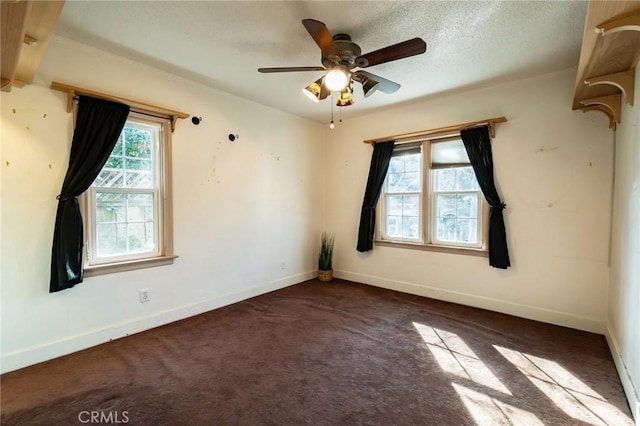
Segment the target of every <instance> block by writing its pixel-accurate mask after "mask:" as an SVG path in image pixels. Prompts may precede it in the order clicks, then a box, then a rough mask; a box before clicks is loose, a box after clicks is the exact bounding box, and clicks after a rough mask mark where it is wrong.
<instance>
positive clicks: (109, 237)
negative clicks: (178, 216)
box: [83, 112, 172, 271]
mask: <svg viewBox="0 0 640 426" xmlns="http://www.w3.org/2000/svg"><path fill="white" fill-rule="evenodd" d="M170 135H171V131H170V127H169V121H168V120H164V119H156V118H152V117H147V116H144V115H142V114H137V113H133V112H132V113H130V114H129V118H128V120H127V122H126V124H125V126H124V128H123V130H122V133H121V134H120V137H119V138H118V141H117V142H116V145H115V147H114V149H113V151H112V153H111V155H110V156H109V159H108V160H107V163H106V164H105V165H104V167H103V168H102V170H101V171H100V173H99V174H98V177H97V178H96V179H95V181H94V182H93V184H92V185H91V187H90V188H89V190H88V191H87V192H86V193H85V194H84V212H83V213H84V215H85V217H86V220H85V223H86V226H85V236H86V262H85V264H86V265H87V266H86V268H85V270H89V271H90V270H91V269H92V268H94V269H97V270H100V269H104V267H105V266H106V267H109V266H110V265H119V266H120V268H119V269H122V265H123V264H129V265H131V264H133V265H134V268H130V267H129V268H125V269H135V265H136V264H137V265H138V266H137V267H144V266H150V265H144V262H148V261H150V260H151V261H155V262H156V263H157V262H158V260H160V259H166V258H169V257H171V256H172V247H171V246H172V245H171V240H172V237H171V205H170V200H171V197H170V189H171V187H170V163H169V161H168V159H169V155H170Z"/></svg>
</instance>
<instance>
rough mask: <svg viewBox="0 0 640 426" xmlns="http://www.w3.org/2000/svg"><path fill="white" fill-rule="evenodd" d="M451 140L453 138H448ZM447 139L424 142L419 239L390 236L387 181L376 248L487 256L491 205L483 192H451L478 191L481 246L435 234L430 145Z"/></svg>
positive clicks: (479, 242) (379, 205)
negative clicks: (443, 237)
mask: <svg viewBox="0 0 640 426" xmlns="http://www.w3.org/2000/svg"><path fill="white" fill-rule="evenodd" d="M448 138H449V139H450V138H451V136H449V137H448ZM443 139H444V138H438V139H425V140H421V141H420V142H421V144H422V169H421V172H422V191H421V204H420V228H421V234H420V239H419V240H407V239H400V238H397V237H393V238H391V237H389V236H388V234H387V231H386V229H385V227H386V198H387V193H386V192H384V190H385V188H386V181H385V184H384V185H383V192H382V194H381V196H380V200H379V201H378V206H377V209H376V211H377V218H376V219H377V220H376V224H377V225H376V234H375V239H374V242H375V243H376V244H377V245H381V246H389V247H400V248H409V249H418V250H427V251H437V252H445V253H454V254H465V255H472V256H482V257H487V256H488V249H487V240H488V217H489V205H488V203H487V202H486V200H485V198H484V195H483V194H482V191H481V190H478V191H454V192H451V193H463V192H478V194H479V197H478V204H479V206H478V243H460V242H450V241H438V240H437V238H435V237H436V236H435V235H434V234H435V230H436V223H435V222H436V220H437V217H436V214H435V205H436V203H435V196H436V192H435V191H434V188H433V179H434V177H433V170H435V169H432V168H431V144H432V143H437V142H439V141H442V140H443Z"/></svg>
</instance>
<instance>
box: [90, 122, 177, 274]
mask: <svg viewBox="0 0 640 426" xmlns="http://www.w3.org/2000/svg"><path fill="white" fill-rule="evenodd" d="M125 127H137V128H149V127H154V128H157V129H158V131H157V138H156V141H154V143H153V145H154V146H153V147H152V157H153V155H155V158H156V161H155V164H154V165H153V166H154V168H155V170H154V178H155V179H154V184H153V188H142V189H141V188H108V187H104V188H103V187H94V186H91V187H90V188H89V189H88V190H87V191H86V192H85V193H84V194H82V196H81V197H79V201H80V206H81V211H82V215H83V218H84V229H85V266H84V275H85V276H94V275H101V274H107V273H114V272H123V271H129V270H134V269H141V268H148V267H153V266H161V265H167V264H171V263H173V260H174V258H175V257H176V256H174V254H173V224H172V185H171V119H170V118H164V117H157V116H154V115H150V114H145V113H141V112H135V111H132V112H130V113H129V117H128V118H127V123H126V124H125ZM123 130H124V129H123ZM97 192H114V193H124V194H139V193H144V194H150V193H152V194H153V195H154V236H155V239H156V244H155V250H153V251H147V252H140V253H131V254H128V255H121V256H103V257H100V256H99V255H98V252H97V238H96V232H97V231H96V227H97V224H96V218H95V213H96V194H97Z"/></svg>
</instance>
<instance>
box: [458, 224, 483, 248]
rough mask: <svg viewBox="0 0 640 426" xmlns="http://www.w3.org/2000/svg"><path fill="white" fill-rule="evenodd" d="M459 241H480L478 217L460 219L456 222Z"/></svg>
mask: <svg viewBox="0 0 640 426" xmlns="http://www.w3.org/2000/svg"><path fill="white" fill-rule="evenodd" d="M456 234H457V241H460V242H464V243H477V242H478V221H477V220H476V219H458V221H457V223H456Z"/></svg>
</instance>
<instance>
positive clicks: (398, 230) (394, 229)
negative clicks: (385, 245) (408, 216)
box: [387, 216, 402, 237]
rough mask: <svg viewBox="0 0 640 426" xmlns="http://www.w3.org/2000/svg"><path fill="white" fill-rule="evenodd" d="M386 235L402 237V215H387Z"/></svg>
mask: <svg viewBox="0 0 640 426" xmlns="http://www.w3.org/2000/svg"><path fill="white" fill-rule="evenodd" d="M387 235H389V236H390V237H402V216H387Z"/></svg>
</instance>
